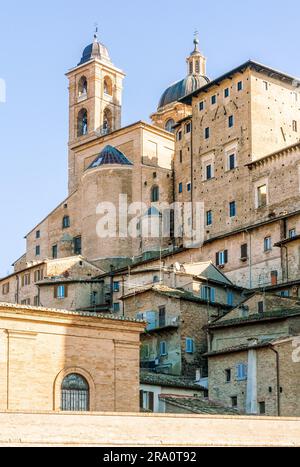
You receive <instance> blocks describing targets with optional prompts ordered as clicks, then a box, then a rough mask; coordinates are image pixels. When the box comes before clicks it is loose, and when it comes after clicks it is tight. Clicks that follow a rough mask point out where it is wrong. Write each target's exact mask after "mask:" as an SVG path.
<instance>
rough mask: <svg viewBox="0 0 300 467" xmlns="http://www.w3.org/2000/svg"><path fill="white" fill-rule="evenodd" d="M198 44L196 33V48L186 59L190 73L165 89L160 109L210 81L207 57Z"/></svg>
mask: <svg viewBox="0 0 300 467" xmlns="http://www.w3.org/2000/svg"><path fill="white" fill-rule="evenodd" d="M198 45H199V39H198V35H197V34H195V39H194V50H193V51H192V52H191V54H190V55H189V57H188V58H187V60H186V61H187V64H188V74H187V76H186V77H185V78H183V79H182V80H180V81H177V82H176V83H174V84H172V85H171V86H169V87H168V88H167V89H166V90H165V91H164V93H163V94H162V96H161V98H160V101H159V104H158V110H160V109H162V108H163V107H165V106H167V105H168V104H172V103H173V102H177V101H178V100H179V99H181V98H182V97H184V96H186V95H187V94H189V93H191V92H193V91H196V90H197V89H199V88H201V87H202V86H205V85H206V84H207V83H209V82H210V79H209V78H208V77H207V76H206V59H205V57H204V56H203V55H202V53H201V52H200V51H199V48H198Z"/></svg>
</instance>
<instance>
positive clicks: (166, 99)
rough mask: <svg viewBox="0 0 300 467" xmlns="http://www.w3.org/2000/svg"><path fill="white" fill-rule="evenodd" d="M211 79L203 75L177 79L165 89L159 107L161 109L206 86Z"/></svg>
mask: <svg viewBox="0 0 300 467" xmlns="http://www.w3.org/2000/svg"><path fill="white" fill-rule="evenodd" d="M209 81H210V80H209V78H207V76H201V75H188V76H187V77H186V78H184V79H182V80H181V81H177V82H176V83H174V84H172V85H171V86H169V87H168V88H167V89H166V90H165V92H164V93H163V95H162V96H161V98H160V101H159V104H158V109H161V108H162V107H165V106H166V105H168V104H171V103H172V102H176V101H179V99H181V98H182V97H184V96H186V95H187V94H190V93H191V92H193V91H196V90H197V89H199V88H201V87H202V86H205V85H206V84H207V83H209Z"/></svg>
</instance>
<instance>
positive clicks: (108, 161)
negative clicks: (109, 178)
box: [88, 145, 133, 169]
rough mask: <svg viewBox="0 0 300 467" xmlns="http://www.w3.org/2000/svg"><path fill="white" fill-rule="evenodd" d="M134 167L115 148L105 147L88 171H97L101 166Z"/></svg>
mask: <svg viewBox="0 0 300 467" xmlns="http://www.w3.org/2000/svg"><path fill="white" fill-rule="evenodd" d="M112 164H117V165H129V166H131V165H133V164H132V162H131V161H130V160H129V159H127V157H126V156H125V155H124V154H123V153H122V152H121V151H119V150H118V149H117V148H114V147H113V146H110V145H108V146H105V148H104V149H102V151H101V152H100V154H98V156H97V157H96V159H95V160H94V161H93V162H92V163H91V164H90V165H89V167H88V169H95V168H96V167H99V166H101V165H112Z"/></svg>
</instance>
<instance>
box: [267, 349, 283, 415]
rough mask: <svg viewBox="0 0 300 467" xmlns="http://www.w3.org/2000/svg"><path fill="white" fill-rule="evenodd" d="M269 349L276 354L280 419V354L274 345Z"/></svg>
mask: <svg viewBox="0 0 300 467" xmlns="http://www.w3.org/2000/svg"><path fill="white" fill-rule="evenodd" d="M268 347H269V349H270V350H272V352H274V353H275V354H276V379H277V416H278V417H280V413H281V408H280V373H279V353H278V351H277V350H276V349H275V348H274V347H273V345H272V344H269V345H268Z"/></svg>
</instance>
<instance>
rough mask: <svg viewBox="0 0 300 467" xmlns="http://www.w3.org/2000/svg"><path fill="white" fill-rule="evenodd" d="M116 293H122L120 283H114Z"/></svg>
mask: <svg viewBox="0 0 300 467" xmlns="http://www.w3.org/2000/svg"><path fill="white" fill-rule="evenodd" d="M114 292H120V282H114Z"/></svg>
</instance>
